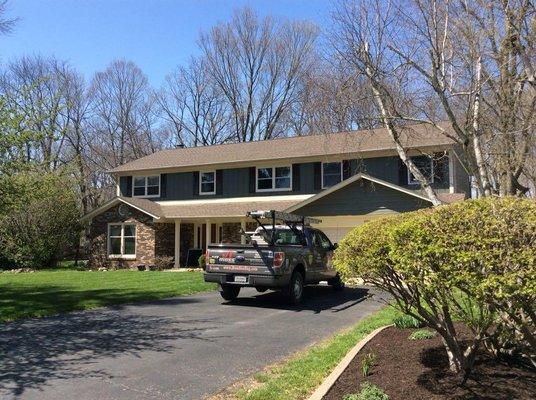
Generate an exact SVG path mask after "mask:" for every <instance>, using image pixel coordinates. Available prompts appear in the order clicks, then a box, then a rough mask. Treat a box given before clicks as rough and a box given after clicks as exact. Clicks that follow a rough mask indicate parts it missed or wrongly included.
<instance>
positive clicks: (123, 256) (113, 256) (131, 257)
mask: <svg viewBox="0 0 536 400" xmlns="http://www.w3.org/2000/svg"><path fill="white" fill-rule="evenodd" d="M112 225H121V254H110V249H111V246H110V245H111V235H110V227H111V226H112ZM125 225H133V226H134V254H122V253H123V251H124V249H125V234H124V233H125ZM106 242H107V249H106V253H107V254H108V258H110V259H114V260H135V259H136V252H137V250H138V227H137V225H136V223H134V222H109V223H108V231H107V240H106Z"/></svg>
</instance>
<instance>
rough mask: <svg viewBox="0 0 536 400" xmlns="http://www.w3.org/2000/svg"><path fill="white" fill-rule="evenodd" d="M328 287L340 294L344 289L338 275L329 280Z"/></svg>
mask: <svg viewBox="0 0 536 400" xmlns="http://www.w3.org/2000/svg"><path fill="white" fill-rule="evenodd" d="M328 285H330V286H331V287H332V288H333V290H335V291H336V292H340V291H341V290H343V289H344V282H343V281H342V279H341V276H340V275H339V274H337V276H336V277H335V278H331V279H329V280H328Z"/></svg>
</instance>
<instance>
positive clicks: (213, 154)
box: [110, 124, 452, 172]
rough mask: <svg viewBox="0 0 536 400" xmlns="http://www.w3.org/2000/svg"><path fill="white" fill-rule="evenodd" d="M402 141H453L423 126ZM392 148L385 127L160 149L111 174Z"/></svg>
mask: <svg viewBox="0 0 536 400" xmlns="http://www.w3.org/2000/svg"><path fill="white" fill-rule="evenodd" d="M401 141H402V143H403V145H404V146H405V147H406V148H421V149H424V148H426V147H433V146H448V145H451V144H452V141H451V140H450V139H448V138H447V137H446V136H444V135H443V134H441V133H440V132H439V131H438V130H437V129H435V128H433V127H431V126H429V125H424V124H419V125H412V126H408V127H407V128H405V129H404V130H403V132H402V135H401ZM393 150H395V146H394V143H393V141H392V140H391V138H390V136H389V134H388V132H387V130H386V129H385V128H379V129H374V130H361V131H351V132H340V133H332V134H325V135H311V136H298V137H290V138H280V139H272V140H264V141H256V142H243V143H229V144H221V145H214V146H203V147H187V148H176V149H167V150H161V151H158V152H156V153H153V154H150V155H148V156H145V157H142V158H139V159H137V160H134V161H131V162H128V163H126V164H123V165H120V166H118V167H116V168H114V169H113V170H111V171H110V172H129V171H142V170H151V169H166V168H181V167H195V166H202V165H211V164H232V163H240V162H258V161H265V160H276V159H296V158H304V157H318V156H329V155H339V154H343V155H344V154H356V153H371V152H380V151H393Z"/></svg>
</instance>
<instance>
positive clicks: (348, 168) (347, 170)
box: [342, 160, 352, 179]
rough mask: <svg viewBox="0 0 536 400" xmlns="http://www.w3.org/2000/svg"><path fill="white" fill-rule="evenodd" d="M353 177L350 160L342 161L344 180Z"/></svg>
mask: <svg viewBox="0 0 536 400" xmlns="http://www.w3.org/2000/svg"><path fill="white" fill-rule="evenodd" d="M351 176H352V170H351V165H350V160H343V161H342V179H348V178H349V177H351Z"/></svg>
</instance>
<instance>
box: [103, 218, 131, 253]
mask: <svg viewBox="0 0 536 400" xmlns="http://www.w3.org/2000/svg"><path fill="white" fill-rule="evenodd" d="M108 256H109V257H110V258H135V257H136V225H135V224H110V225H108Z"/></svg>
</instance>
